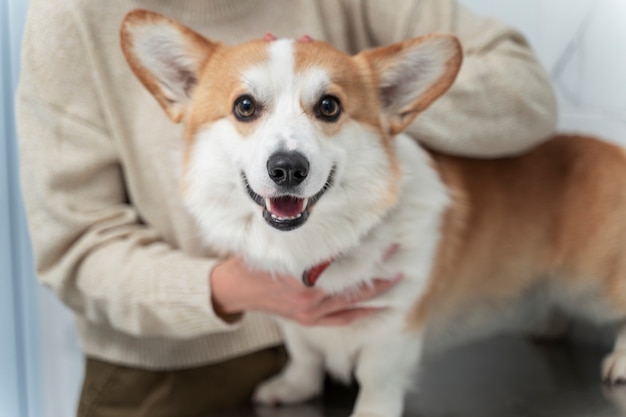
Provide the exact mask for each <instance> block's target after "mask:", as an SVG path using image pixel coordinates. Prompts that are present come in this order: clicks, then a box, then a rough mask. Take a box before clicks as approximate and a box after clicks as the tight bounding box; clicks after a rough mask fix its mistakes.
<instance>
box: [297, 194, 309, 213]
mask: <svg viewBox="0 0 626 417" xmlns="http://www.w3.org/2000/svg"><path fill="white" fill-rule="evenodd" d="M308 205H309V199H308V198H305V199H304V202H303V203H302V207H304V208H305V209H306V208H307V206H308ZM298 217H299V215H298Z"/></svg>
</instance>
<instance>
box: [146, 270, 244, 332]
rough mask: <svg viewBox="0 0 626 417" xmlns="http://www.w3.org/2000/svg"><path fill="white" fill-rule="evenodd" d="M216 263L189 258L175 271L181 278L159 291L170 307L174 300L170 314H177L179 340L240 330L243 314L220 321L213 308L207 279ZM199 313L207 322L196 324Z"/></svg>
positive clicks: (163, 286)
mask: <svg viewBox="0 0 626 417" xmlns="http://www.w3.org/2000/svg"><path fill="white" fill-rule="evenodd" d="M218 262H219V261H218V260H216V259H201V258H189V259H188V260H187V261H186V262H184V263H181V265H180V266H179V267H177V269H178V268H180V270H179V271H176V275H177V276H178V277H180V278H179V279H177V280H175V281H172V280H168V281H167V282H165V281H164V282H163V283H162V285H161V286H160V288H159V289H158V293H160V294H161V295H162V296H163V297H164V299H166V300H168V302H169V303H172V301H173V300H174V301H173V302H174V305H173V306H172V307H173V308H170V310H172V311H177V312H178V314H177V316H178V318H177V327H178V331H177V332H176V333H178V334H179V335H180V336H182V337H185V335H198V334H203V333H215V332H231V331H234V330H237V329H238V328H239V327H240V322H241V317H242V314H238V315H233V316H224V317H222V316H220V315H219V314H218V313H217V312H216V311H215V309H214V306H213V305H212V297H211V285H210V280H209V277H210V274H211V272H212V270H213V268H214V267H215V266H217V265H218ZM192 311H193V312H194V313H192ZM198 312H199V313H200V315H201V316H204V317H206V321H204V322H203V321H198V320H197V317H198V314H197V313H198ZM186 318H188V319H187V320H186Z"/></svg>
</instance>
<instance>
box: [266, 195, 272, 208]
mask: <svg viewBox="0 0 626 417" xmlns="http://www.w3.org/2000/svg"><path fill="white" fill-rule="evenodd" d="M270 204H271V200H270V199H269V198H267V197H266V198H265V207H271V206H270Z"/></svg>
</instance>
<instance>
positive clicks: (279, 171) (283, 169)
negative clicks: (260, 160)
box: [267, 152, 309, 187]
mask: <svg viewBox="0 0 626 417" xmlns="http://www.w3.org/2000/svg"><path fill="white" fill-rule="evenodd" d="M267 173H268V174H269V176H270V178H271V179H272V181H274V182H275V183H276V184H278V185H281V186H284V187H295V186H296V185H299V184H300V183H302V181H304V180H305V178H306V177H307V175H309V161H308V160H307V159H306V158H305V157H304V155H302V154H301V153H299V152H276V153H275V154H273V155H272V156H270V158H269V159H268V160H267Z"/></svg>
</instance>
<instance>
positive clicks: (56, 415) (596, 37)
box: [0, 0, 626, 417]
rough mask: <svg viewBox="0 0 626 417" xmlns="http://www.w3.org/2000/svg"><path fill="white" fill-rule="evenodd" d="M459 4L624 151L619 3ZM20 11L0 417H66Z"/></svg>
mask: <svg viewBox="0 0 626 417" xmlns="http://www.w3.org/2000/svg"><path fill="white" fill-rule="evenodd" d="M460 1H461V3H463V4H465V5H467V6H468V7H469V8H470V9H472V10H474V11H475V12H477V13H479V14H483V15H490V16H493V17H497V18H500V19H502V20H504V21H505V22H507V23H509V24H510V25H512V26H514V27H516V28H518V29H519V30H521V31H522V32H523V33H524V34H526V36H527V38H528V39H529V41H530V43H531V44H532V46H533V48H534V49H535V51H536V52H537V55H538V57H539V59H540V60H541V62H542V63H543V64H544V65H545V67H546V68H547V69H548V71H549V73H550V74H551V77H552V79H553V81H554V84H555V86H556V89H557V93H558V97H559V102H560V109H561V111H560V121H559V126H560V128H561V129H562V130H566V131H579V132H590V133H595V134H598V135H600V136H602V137H604V138H606V139H608V140H611V141H616V142H620V143H623V144H626V129H625V128H626V53H625V52H626V25H625V24H624V23H626V1H625V0H460ZM26 5H27V1H25V0H0V47H1V52H2V55H1V56H2V62H0V69H1V72H0V75H1V78H0V87H1V88H2V89H1V90H0V99H2V101H0V123H1V126H2V130H1V131H2V133H3V134H4V136H5V137H6V138H7V140H5V142H4V143H3V144H1V146H0V198H1V200H0V334H2V335H3V336H4V337H3V338H2V339H0V417H5V416H6V417H22V416H23V417H26V416H28V417H70V416H72V415H74V409H75V404H76V398H77V396H78V389H79V383H80V377H81V373H82V358H81V355H80V351H79V348H78V343H77V339H76V336H75V332H74V328H73V323H72V319H71V315H70V314H69V313H68V312H67V311H66V310H65V309H64V308H63V307H62V306H61V305H60V304H59V303H58V301H56V299H55V298H54V297H53V296H52V295H51V294H50V293H49V292H48V291H47V290H44V289H41V288H39V287H38V286H36V285H35V284H34V282H35V280H34V278H33V277H32V272H31V270H30V266H29V263H30V254H29V252H28V241H27V238H26V235H25V226H24V219H23V214H22V211H21V204H20V201H19V192H18V187H17V169H16V164H15V159H16V147H15V142H14V136H15V134H14V125H13V122H12V118H13V106H12V102H11V97H12V95H13V94H14V88H15V83H16V80H17V74H18V68H19V62H18V52H19V43H20V39H21V30H22V23H23V19H24V15H25V10H26ZM6 335H8V337H6ZM43 347H45V348H43Z"/></svg>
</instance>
